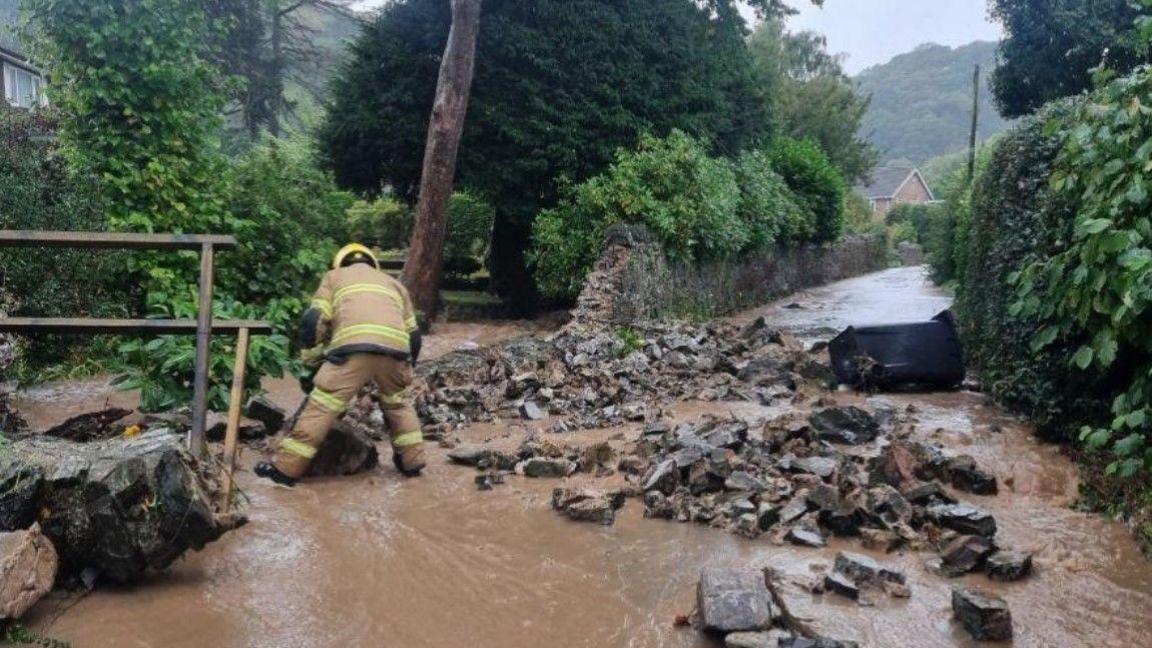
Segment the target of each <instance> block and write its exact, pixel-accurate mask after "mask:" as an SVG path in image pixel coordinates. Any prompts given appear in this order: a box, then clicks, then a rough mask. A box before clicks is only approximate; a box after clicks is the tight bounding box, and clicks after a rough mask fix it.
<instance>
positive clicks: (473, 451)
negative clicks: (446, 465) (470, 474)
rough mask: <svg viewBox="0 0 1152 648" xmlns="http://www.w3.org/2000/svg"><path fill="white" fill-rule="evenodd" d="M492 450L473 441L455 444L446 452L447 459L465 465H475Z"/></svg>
mask: <svg viewBox="0 0 1152 648" xmlns="http://www.w3.org/2000/svg"><path fill="white" fill-rule="evenodd" d="M491 453H492V450H491V449H489V448H488V447H486V446H482V445H478V444H475V443H464V444H461V445H458V446H456V447H455V448H453V449H452V451H451V452H449V453H448V459H449V460H451V461H453V462H455V463H458V464H462V465H465V466H477V465H479V464H480V462H481V461H482V460H483V459H485V458H486V457H488V456H489V455H490V454H491Z"/></svg>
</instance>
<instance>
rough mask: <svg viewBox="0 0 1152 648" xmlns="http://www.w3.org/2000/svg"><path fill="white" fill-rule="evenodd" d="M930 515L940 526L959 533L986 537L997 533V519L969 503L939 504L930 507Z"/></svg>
mask: <svg viewBox="0 0 1152 648" xmlns="http://www.w3.org/2000/svg"><path fill="white" fill-rule="evenodd" d="M928 515H929V516H930V517H931V518H932V519H933V521H935V522H936V523H937V524H939V525H940V526H942V527H944V528H946V529H952V530H953V531H956V532H957V533H968V534H972V535H981V536H984V537H986V538H991V537H993V536H995V535H996V519H995V518H993V517H992V516H991V515H990V514H988V513H986V512H984V511H982V510H981V509H978V508H976V507H975V506H971V505H969V504H937V505H935V506H930V507H928Z"/></svg>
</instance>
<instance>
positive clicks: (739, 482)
mask: <svg viewBox="0 0 1152 648" xmlns="http://www.w3.org/2000/svg"><path fill="white" fill-rule="evenodd" d="M724 488H725V489H726V490H730V491H750V492H755V493H758V492H760V491H762V490H764V488H765V486H764V482H763V481H762V480H760V479H757V478H756V477H753V476H752V475H751V474H749V473H747V472H745V471H743V470H737V471H735V472H733V473H732V474H731V475H728V478H727V479H725V480H724Z"/></svg>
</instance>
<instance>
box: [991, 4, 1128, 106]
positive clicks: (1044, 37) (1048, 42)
mask: <svg viewBox="0 0 1152 648" xmlns="http://www.w3.org/2000/svg"><path fill="white" fill-rule="evenodd" d="M990 5H991V13H992V17H993V18H994V19H996V20H998V21H1000V23H1001V24H1002V25H1003V26H1004V32H1005V38H1004V40H1003V41H1002V42H1001V43H1000V50H999V57H998V65H997V67H996V71H995V73H994V75H993V78H992V88H993V91H994V92H995V94H996V102H997V104H999V106H1000V108H1001V110H1002V111H1003V113H1004V114H1005V115H1008V116H1010V117H1017V116H1020V115H1026V114H1028V113H1031V112H1033V111H1034V110H1036V109H1037V108H1039V107H1040V106H1043V105H1044V104H1045V103H1048V102H1049V101H1052V100H1053V99H1058V98H1060V97H1069V96H1072V95H1076V94H1080V93H1081V92H1083V91H1085V90H1089V89H1091V88H1092V70H1093V69H1095V68H1097V67H1099V66H1100V65H1101V64H1104V65H1106V66H1107V67H1108V68H1109V69H1111V70H1113V71H1115V72H1119V73H1121V74H1123V73H1125V72H1128V71H1130V70H1132V69H1133V68H1134V67H1135V66H1137V65H1139V64H1140V63H1145V62H1148V61H1149V56H1148V50H1147V48H1146V46H1145V44H1144V43H1143V42H1142V40H1141V38H1140V34H1139V32H1138V30H1137V29H1136V26H1135V21H1136V19H1137V18H1138V17H1139V16H1141V15H1143V14H1145V13H1146V12H1147V9H1144V8H1141V6H1140V3H1138V2H1132V1H1131V0H992V2H991V3H990Z"/></svg>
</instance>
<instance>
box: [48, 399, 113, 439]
mask: <svg viewBox="0 0 1152 648" xmlns="http://www.w3.org/2000/svg"><path fill="white" fill-rule="evenodd" d="M129 414H131V412H129V411H128V410H126V409H122V408H119V407H112V408H108V409H105V410H101V411H99V412H91V413H88V414H81V415H79V416H73V417H72V418H70V419H68V420H67V421H64V422H63V423H61V424H60V425H57V426H56V427H53V428H50V429H48V430H46V431H45V432H44V435H45V436H50V437H56V438H58V439H67V440H69V441H80V442H88V441H98V440H101V439H111V438H113V437H116V436H119V435H120V433H121V432H123V429H122V428H121V427H120V426H117V425H115V423H116V421H119V420H120V419H122V418H124V417H125V416H128V415H129Z"/></svg>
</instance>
